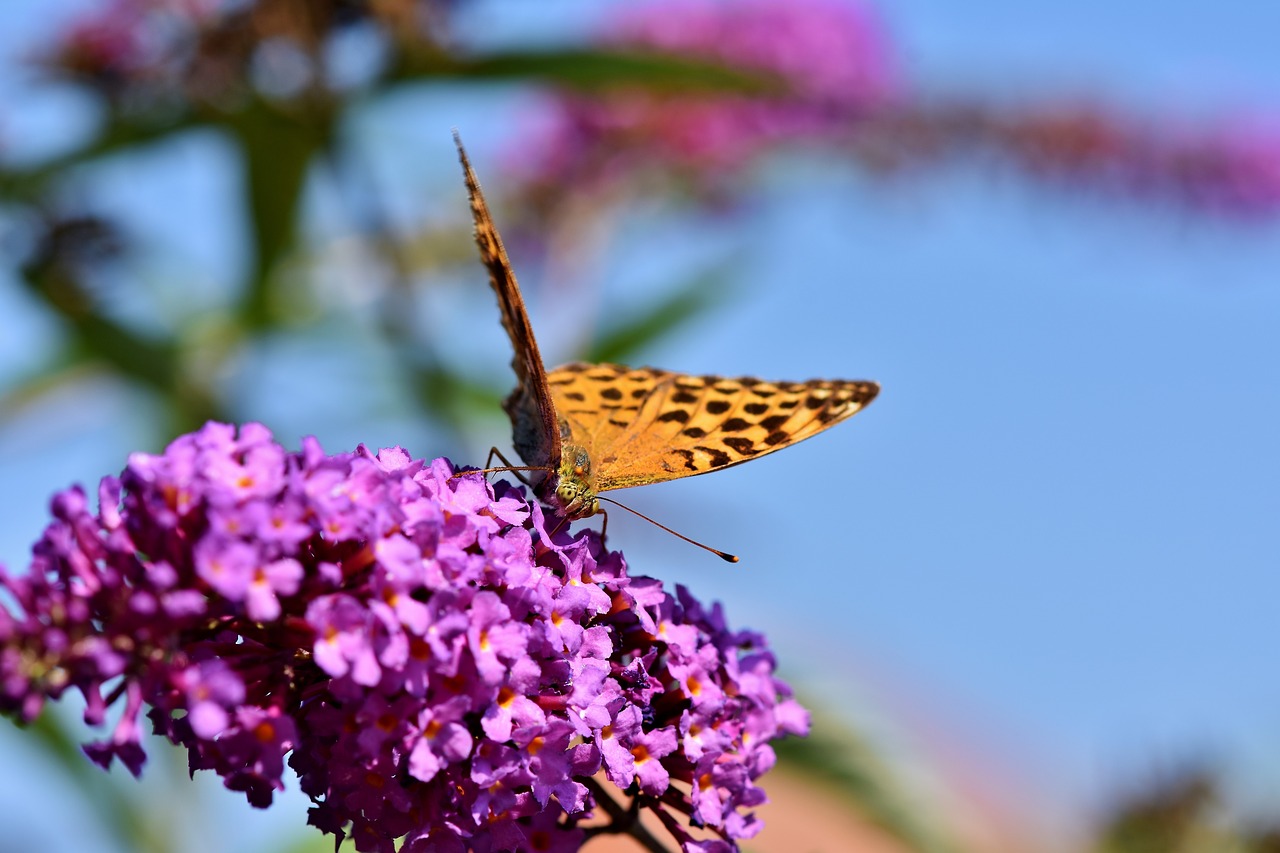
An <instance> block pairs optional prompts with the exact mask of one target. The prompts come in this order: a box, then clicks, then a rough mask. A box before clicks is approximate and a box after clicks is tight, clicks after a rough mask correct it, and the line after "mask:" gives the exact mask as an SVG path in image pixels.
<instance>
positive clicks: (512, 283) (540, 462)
mask: <svg viewBox="0 0 1280 853" xmlns="http://www.w3.org/2000/svg"><path fill="white" fill-rule="evenodd" d="M453 139H454V142H456V143H457V146H458V158H459V159H460V160H461V161H462V171H463V174H464V176H465V178H466V181H467V193H468V194H469V195H470V197H471V214H472V218H473V219H474V220H475V226H476V244H477V245H478V246H479V247H480V259H481V261H483V262H484V265H485V267H486V268H487V269H488V270H489V283H490V284H491V285H492V286H493V290H494V293H496V294H497V295H498V307H499V308H500V309H501V312H502V326H503V328H505V329H506V330H507V335H508V336H509V337H510V338H511V346H512V348H513V349H514V351H515V352H514V354H513V356H512V358H511V367H512V368H513V369H514V370H515V372H516V380H517V381H516V387H515V390H513V391H512V392H511V396H509V397H507V399H506V401H505V402H504V403H503V408H505V409H506V410H507V414H508V415H510V417H511V429H512V444H513V445H514V446H515V449H516V452H517V453H519V454H520V458H521V459H523V460H524V461H525V464H527V465H534V466H548V467H550V468H553V469H554V468H555V467H556V466H558V465H559V464H560V429H559V426H558V424H557V421H556V410H555V406H554V404H553V403H552V402H551V395H550V394H549V393H548V392H547V369H546V367H544V366H543V363H542V354H541V353H540V352H538V342H537V340H536V339H535V338H534V337H533V326H532V325H530V323H529V313H528V311H526V310H525V307H524V297H523V296H521V294H520V285H519V284H518V283H517V282H516V274H515V270H514V269H512V267H511V259H510V258H508V257H507V250H506V248H504V247H503V245H502V237H500V236H499V235H498V229H497V228H496V227H495V226H494V224H493V217H492V216H490V215H489V205H488V204H486V203H485V200H484V193H482V192H481V191H480V181H479V180H477V179H476V173H475V172H474V171H473V170H472V169H471V161H470V160H468V159H467V152H466V151H465V150H464V149H463V147H462V140H461V139H460V138H459V137H458V134H457V133H456V132H455V133H454V135H453Z"/></svg>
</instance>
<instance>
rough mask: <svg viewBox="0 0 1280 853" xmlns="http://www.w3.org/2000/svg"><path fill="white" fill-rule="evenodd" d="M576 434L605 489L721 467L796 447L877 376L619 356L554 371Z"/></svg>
mask: <svg viewBox="0 0 1280 853" xmlns="http://www.w3.org/2000/svg"><path fill="white" fill-rule="evenodd" d="M548 384H549V387H550V390H551V397H552V399H553V400H554V402H555V406H556V408H557V410H558V411H559V413H560V416H561V417H562V418H564V419H565V420H566V421H567V422H568V424H569V430H570V433H571V439H570V440H571V441H572V442H573V443H575V444H580V445H582V446H584V447H586V448H587V451H588V452H589V453H590V454H591V458H592V462H593V474H594V481H595V487H596V490H597V491H601V492H603V491H608V490H610V489H621V488H626V487H628V486H640V485H644V484H646V483H657V482H662V481H663V480H674V479H676V478H678V477H691V476H693V475H695V474H705V473H706V472H708V471H718V470H719V469H721V468H727V467H729V466H731V465H737V464H738V463H740V462H746V461H747V460H748V459H755V458H757V457H760V456H764V455H766V454H769V453H772V452H774V451H775V450H781V449H782V448H784V447H789V446H790V445H792V444H795V443H796V442H797V441H802V440H804V439H806V438H808V437H809V436H812V435H815V434H817V433H819V432H822V431H823V430H824V429H827V428H828V427H831V426H834V425H835V424H838V423H839V422H840V421H842V420H844V419H846V418H848V417H851V416H852V415H854V414H856V413H857V412H858V411H860V410H861V409H862V408H863V407H864V406H866V405H867V404H868V403H870V402H871V401H872V400H873V399H875V396H876V394H877V393H879V391H880V386H879V385H877V384H876V383H874V382H863V381H843V380H826V379H814V380H810V381H808V382H777V383H774V382H764V381H762V380H759V379H753V378H750V377H742V378H737V379H727V378H724V377H720V376H687V375H685V374H680V373H671V372H669V371H665V370H655V369H653V368H630V367H623V366H621V365H614V364H568V365H565V366H564V367H558V368H556V369H555V370H553V371H551V373H550V374H549V376H548Z"/></svg>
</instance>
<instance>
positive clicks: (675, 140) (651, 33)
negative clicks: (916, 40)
mask: <svg viewBox="0 0 1280 853" xmlns="http://www.w3.org/2000/svg"><path fill="white" fill-rule="evenodd" d="M600 41H601V43H602V46H605V47H613V48H618V47H623V48H631V49H643V50H659V51H663V52H670V53H673V54H677V55H684V56H687V57H689V58H694V59H702V60H710V61H713V62H720V63H723V64H724V65H726V66H728V67H731V68H739V69H742V70H744V71H746V72H748V73H752V72H754V73H761V72H762V73H763V74H764V75H765V77H766V78H774V79H776V82H777V84H778V89H777V90H776V91H768V92H765V93H747V92H741V93H735V92H725V91H688V90H686V91H681V92H661V93H660V92H655V91H653V90H641V89H634V90H627V91H619V90H617V89H611V90H608V91H607V92H605V93H604V95H600V94H598V93H596V94H591V95H583V94H579V93H569V94H565V95H564V96H563V97H562V98H560V99H559V100H558V101H556V102H555V104H554V106H553V108H554V110H555V113H554V115H553V116H552V118H551V119H550V120H549V126H548V129H547V130H546V131H545V135H544V137H543V138H542V139H541V140H540V141H539V144H538V145H537V146H536V147H535V153H534V154H533V155H532V158H533V162H532V163H530V162H528V160H527V158H526V165H525V167H526V169H529V170H530V171H532V172H535V173H537V174H538V175H539V176H540V177H541V179H543V180H546V181H549V182H558V181H561V180H571V179H573V178H574V176H578V175H581V174H582V173H583V172H586V173H589V174H592V175H594V176H596V177H601V178H606V179H607V178H608V176H610V175H612V174H615V173H627V172H630V171H632V170H633V169H634V168H635V167H636V165H638V162H639V161H643V162H653V163H659V164H666V165H669V166H671V165H673V166H676V167H680V166H685V167H705V166H710V167H734V166H739V165H741V164H743V163H744V162H745V161H746V160H748V159H749V158H751V157H752V156H753V155H755V154H757V153H759V152H760V150H761V149H762V148H765V147H768V146H770V145H771V144H773V143H776V142H779V141H781V140H786V139H794V138H796V137H803V136H819V135H826V134H831V133H838V132H843V131H845V130H846V129H847V128H848V127H849V126H850V124H851V123H855V122H856V121H857V120H858V119H859V118H861V117H863V116H864V115H867V114H868V113H870V112H873V111H875V110H878V109H880V108H881V107H882V106H883V105H884V104H885V103H886V102H888V101H890V100H891V99H892V98H893V96H894V95H895V93H896V92H897V78H898V75H897V73H896V71H895V69H894V66H893V62H892V61H891V51H890V48H889V42H888V40H887V39H886V37H885V35H884V32H883V30H882V28H881V26H880V23H879V20H878V19H877V17H876V16H875V15H874V14H873V13H872V11H871V9H870V8H869V7H868V6H866V5H864V4H862V3H848V2H836V0H809V2H803V3H785V2H778V0H743V1H742V2H735V3H720V2H714V0H699V1H698V2H693V3H673V2H659V3H653V4H648V5H642V6H636V7H632V8H629V9H626V10H625V11H623V12H622V13H621V14H620V15H619V16H618V17H617V18H615V19H612V20H610V21H609V22H608V25H607V28H606V29H605V30H604V31H603V33H602V34H601V36H600Z"/></svg>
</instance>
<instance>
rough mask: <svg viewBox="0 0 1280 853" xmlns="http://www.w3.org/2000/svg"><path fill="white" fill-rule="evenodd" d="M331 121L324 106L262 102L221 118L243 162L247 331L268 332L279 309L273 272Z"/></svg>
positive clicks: (292, 234) (288, 243) (289, 243)
mask: <svg viewBox="0 0 1280 853" xmlns="http://www.w3.org/2000/svg"><path fill="white" fill-rule="evenodd" d="M333 120H334V119H333V114H332V113H331V112H330V111H329V109H328V107H326V106H325V105H322V104H313V103H308V104H306V105H305V108H304V109H301V110H297V111H285V110H284V109H283V108H276V107H274V106H272V105H271V104H268V103H267V102H266V101H264V100H262V99H260V98H258V99H254V100H253V101H251V102H250V103H249V104H248V105H247V106H244V107H241V108H240V109H238V110H236V111H235V112H233V113H227V114H225V116H224V122H225V124H226V126H227V127H228V128H229V129H230V130H231V132H232V134H233V135H234V136H235V139H236V141H237V143H238V144H239V147H240V153H241V156H242V157H243V160H244V173H243V180H244V184H243V186H244V194H245V201H246V202H247V205H248V212H249V223H250V227H251V232H250V234H251V238H252V240H251V241H252V251H253V261H254V264H253V270H252V272H251V273H250V279H249V284H248V287H247V288H246V290H245V295H244V298H243V300H242V302H241V316H242V318H243V319H244V321H245V322H246V324H247V325H248V326H249V327H250V328H271V327H272V326H273V325H274V320H275V319H276V316H275V315H276V314H277V313H279V312H280V311H282V310H283V309H282V308H281V307H280V306H278V305H275V304H274V300H273V298H272V297H273V295H274V294H273V285H272V281H273V273H274V272H275V271H276V270H277V268H278V265H279V262H280V261H281V260H282V259H283V258H284V257H285V255H286V254H287V253H288V252H289V251H290V250H291V249H292V248H293V246H294V242H295V239H296V236H297V224H298V211H299V207H300V205H301V201H302V191H303V189H304V187H305V184H306V179H307V173H308V171H309V170H310V167H311V163H312V161H313V160H314V159H315V157H316V155H317V154H319V153H320V152H321V151H323V150H324V149H325V147H326V146H327V145H328V144H329V143H330V141H331V139H332V127H333V124H332V123H333Z"/></svg>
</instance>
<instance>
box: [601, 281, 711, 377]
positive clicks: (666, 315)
mask: <svg viewBox="0 0 1280 853" xmlns="http://www.w3.org/2000/svg"><path fill="white" fill-rule="evenodd" d="M724 281H725V273H724V271H715V272H712V273H709V274H706V275H702V276H699V277H698V278H696V279H694V280H693V281H691V282H689V283H688V284H687V285H685V286H684V287H682V288H680V289H679V290H677V291H675V292H674V293H672V294H670V295H668V296H665V297H664V298H662V299H661V300H659V301H658V302H657V303H655V304H653V305H651V306H648V307H647V308H646V309H644V310H643V311H642V312H641V313H640V314H638V315H636V316H634V317H631V318H629V319H628V320H627V321H626V322H624V323H622V324H621V325H618V326H615V327H613V328H612V329H608V330H606V331H605V332H603V333H602V334H601V335H600V337H599V339H598V340H597V341H596V342H595V344H593V345H592V347H591V350H590V352H588V353H587V354H586V356H585V357H584V358H585V360H586V361H592V362H601V361H605V362H618V363H621V364H626V363H627V362H628V361H629V360H630V359H631V357H632V356H634V355H636V354H637V353H639V352H641V351H643V350H645V349H647V348H649V347H650V346H651V345H652V344H653V343H654V342H656V341H658V340H660V339H662V338H665V337H668V336H670V335H672V334H674V333H675V332H677V331H679V330H681V329H683V327H685V326H687V325H689V324H690V323H693V322H694V321H696V320H698V319H699V318H701V317H702V316H703V315H704V314H706V313H707V312H708V311H710V310H711V309H712V308H714V307H716V306H717V305H719V304H720V303H722V302H723V301H724V300H725V299H726V297H727V296H728V288H727V287H726V286H725V284H724Z"/></svg>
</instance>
